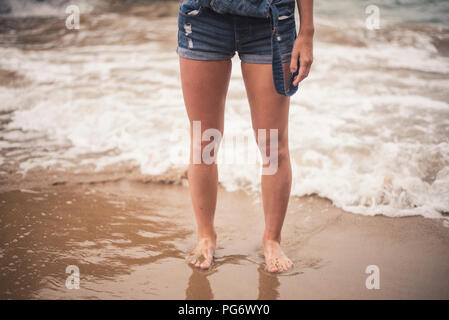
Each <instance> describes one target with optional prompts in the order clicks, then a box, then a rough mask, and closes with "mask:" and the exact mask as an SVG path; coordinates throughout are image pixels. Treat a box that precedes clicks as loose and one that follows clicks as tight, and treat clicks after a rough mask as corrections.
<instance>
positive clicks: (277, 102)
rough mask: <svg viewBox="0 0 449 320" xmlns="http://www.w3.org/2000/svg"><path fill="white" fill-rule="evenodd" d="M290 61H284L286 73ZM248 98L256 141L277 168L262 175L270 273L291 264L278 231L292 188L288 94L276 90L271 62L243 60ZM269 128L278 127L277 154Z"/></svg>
mask: <svg viewBox="0 0 449 320" xmlns="http://www.w3.org/2000/svg"><path fill="white" fill-rule="evenodd" d="M288 66H289V63H285V64H284V70H286V72H287V73H286V74H288V71H287V70H288ZM242 73H243V79H244V81H245V86H246V91H247V94H248V100H249V104H250V108H251V120H252V124H253V129H254V130H255V135H256V138H257V139H258V141H261V140H260V139H266V143H265V146H266V147H267V149H268V150H266V149H263V150H261V152H263V153H265V154H266V155H269V158H271V157H273V156H274V157H276V156H277V159H278V160H277V161H278V168H277V171H276V172H275V173H274V174H272V175H268V174H263V175H262V178H261V179H262V198H263V208H264V214H265V232H264V235H263V246H264V255H265V261H266V264H267V267H268V270H269V271H271V272H277V271H280V272H281V271H286V270H288V269H290V268H291V267H292V266H293V263H292V261H291V260H290V259H289V258H288V257H287V256H286V255H285V254H284V252H283V251H282V249H281V247H280V242H281V230H282V225H283V223H284V218H285V213H286V211H287V205H288V200H289V197H290V188H291V181H292V177H291V165H290V155H289V149H288V110H289V106H290V99H289V97H286V96H283V95H280V94H278V93H277V92H276V90H275V88H274V84H273V76H272V67H271V64H251V63H245V62H242ZM258 129H265V130H266V132H267V133H266V137H262V136H261V137H259V136H258ZM270 129H277V130H278V138H277V139H278V152H277V155H275V154H270V150H269V147H270V136H269V131H270Z"/></svg>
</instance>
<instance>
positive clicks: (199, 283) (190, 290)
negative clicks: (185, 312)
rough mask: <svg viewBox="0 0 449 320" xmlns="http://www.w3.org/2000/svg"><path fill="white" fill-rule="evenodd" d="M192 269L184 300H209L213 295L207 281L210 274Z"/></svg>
mask: <svg viewBox="0 0 449 320" xmlns="http://www.w3.org/2000/svg"><path fill="white" fill-rule="evenodd" d="M191 268H192V275H191V276H190V278H189V283H188V286H187V289H186V300H211V299H213V298H214V293H213V292H212V288H211V286H210V282H209V280H208V279H207V278H208V277H209V276H210V275H211V274H212V273H213V272H212V273H211V272H207V271H203V270H198V269H196V268H194V267H191Z"/></svg>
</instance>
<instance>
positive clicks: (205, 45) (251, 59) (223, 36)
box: [176, 0, 296, 64]
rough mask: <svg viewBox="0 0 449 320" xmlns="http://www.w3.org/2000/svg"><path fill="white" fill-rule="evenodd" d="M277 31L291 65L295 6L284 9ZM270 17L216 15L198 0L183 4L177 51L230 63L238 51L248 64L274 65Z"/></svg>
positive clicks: (283, 53) (283, 59) (184, 55)
mask: <svg viewBox="0 0 449 320" xmlns="http://www.w3.org/2000/svg"><path fill="white" fill-rule="evenodd" d="M278 10H279V24H278V28H277V34H278V40H279V46H280V52H281V60H282V62H283V63H284V62H289V61H290V58H291V52H292V49H293V44H294V41H295V38H296V24H295V15H294V13H295V7H294V6H285V5H284V6H281V7H279V8H278ZM271 35H272V29H271V21H270V19H269V18H254V17H244V16H238V15H232V14H220V13H216V12H215V11H213V10H212V9H210V8H207V7H201V6H200V5H198V4H197V1H195V0H184V2H182V3H180V4H179V13H178V47H177V48H176V52H177V53H178V54H179V55H180V56H181V57H184V58H188V59H193V60H228V59H231V58H232V57H233V56H234V55H235V52H236V51H237V52H238V54H239V57H240V60H242V61H243V62H247V63H263V64H271V63H272V49H271Z"/></svg>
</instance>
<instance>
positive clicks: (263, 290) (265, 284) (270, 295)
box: [257, 265, 280, 300]
mask: <svg viewBox="0 0 449 320" xmlns="http://www.w3.org/2000/svg"><path fill="white" fill-rule="evenodd" d="M257 270H258V271H259V295H258V296H257V299H259V300H276V299H278V298H279V292H278V288H279V286H280V282H279V279H278V275H276V274H269V273H268V272H267V271H266V270H265V268H264V267H263V266H262V265H261V266H259V268H258V269H257Z"/></svg>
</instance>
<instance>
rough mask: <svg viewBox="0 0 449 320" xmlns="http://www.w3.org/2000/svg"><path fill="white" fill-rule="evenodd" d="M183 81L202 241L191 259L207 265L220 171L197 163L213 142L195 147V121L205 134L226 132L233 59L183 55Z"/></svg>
mask: <svg viewBox="0 0 449 320" xmlns="http://www.w3.org/2000/svg"><path fill="white" fill-rule="evenodd" d="M180 68H181V82H182V91H183V95H184V103H185V106H186V110H187V114H188V116H189V120H190V141H191V143H190V163H189V169H188V180H189V188H190V196H191V198H192V204H193V210H194V212H195V218H196V222H197V226H198V243H197V246H196V248H195V249H194V250H193V252H192V254H193V257H191V259H190V263H191V264H193V265H195V266H196V267H199V268H203V269H207V268H209V267H210V266H211V264H212V261H213V254H214V251H215V243H216V237H217V236H216V233H215V228H214V214H215V207H216V201H217V183H218V172H217V165H216V163H213V164H205V163H201V164H193V152H201V151H202V149H203V147H204V146H205V145H207V144H208V143H209V142H206V143H205V144H202V145H201V150H194V144H193V143H192V138H193V121H201V134H202V133H203V132H204V131H205V130H207V129H209V128H214V129H217V130H219V131H220V132H221V134H223V125H224V109H225V101H226V93H227V90H228V86H229V80H230V76H231V68H232V63H231V61H230V60H224V61H198V60H189V59H184V58H182V57H180Z"/></svg>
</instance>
